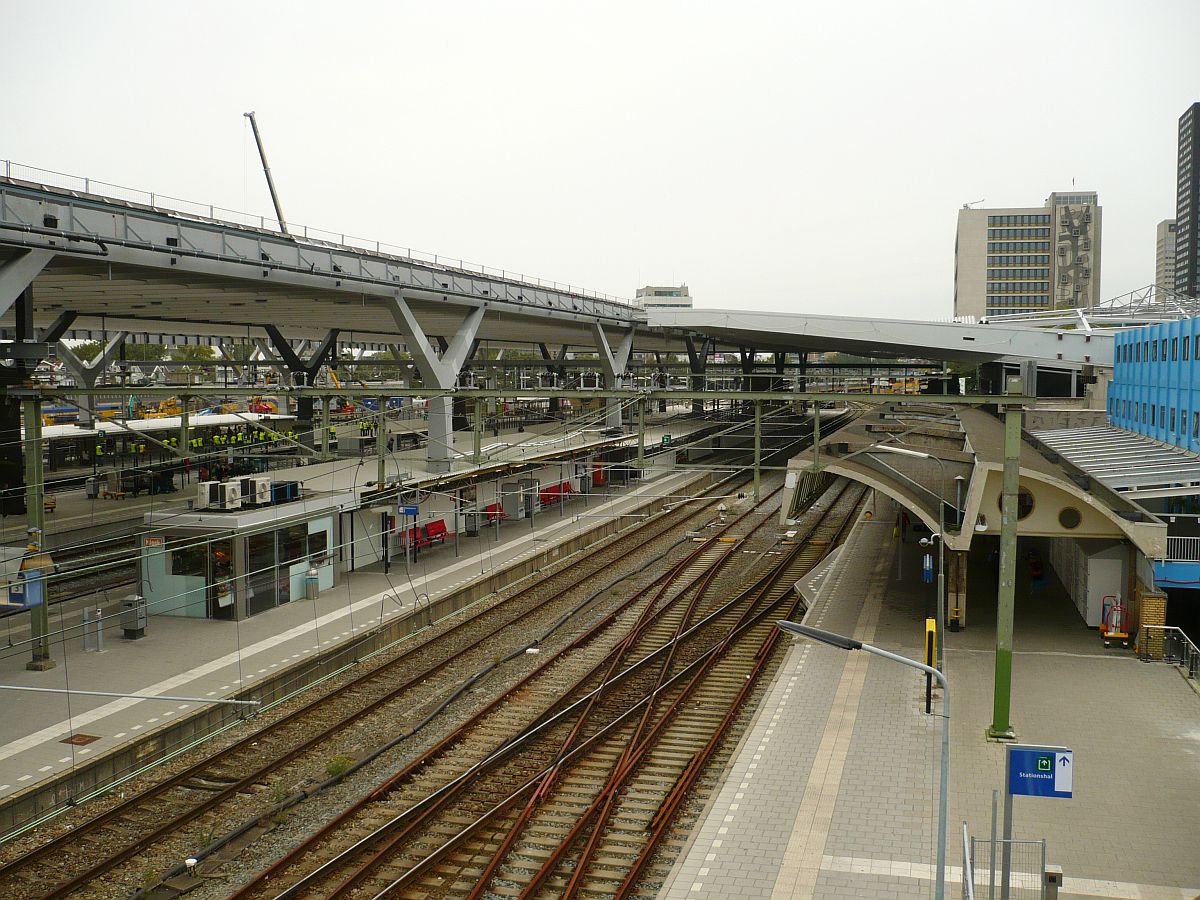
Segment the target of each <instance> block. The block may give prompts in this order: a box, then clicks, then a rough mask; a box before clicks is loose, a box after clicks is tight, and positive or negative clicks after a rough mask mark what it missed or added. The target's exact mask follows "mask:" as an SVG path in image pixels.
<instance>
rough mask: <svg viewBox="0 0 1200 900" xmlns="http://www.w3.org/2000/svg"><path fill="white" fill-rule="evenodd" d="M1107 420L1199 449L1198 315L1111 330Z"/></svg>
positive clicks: (1130, 429)
mask: <svg viewBox="0 0 1200 900" xmlns="http://www.w3.org/2000/svg"><path fill="white" fill-rule="evenodd" d="M1108 421H1109V422H1110V423H1111V424H1112V425H1114V426H1116V427H1117V428H1123V429H1125V430H1126V431H1132V432H1134V433H1136V434H1141V435H1145V436H1146V437H1148V438H1152V439H1153V440H1156V441H1162V442H1163V443H1166V444H1174V445H1175V446H1176V447H1180V448H1182V449H1184V450H1189V451H1191V452H1193V453H1200V317H1193V318H1191V319H1181V320H1179V321H1176V322H1165V323H1163V324H1161V325H1147V326H1145V327H1143V328H1133V329H1130V330H1129V331H1122V332H1120V333H1119V334H1117V335H1116V338H1115V347H1114V364H1113V380H1112V383H1111V384H1110V385H1109V388H1108Z"/></svg>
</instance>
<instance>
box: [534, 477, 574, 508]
mask: <svg viewBox="0 0 1200 900" xmlns="http://www.w3.org/2000/svg"><path fill="white" fill-rule="evenodd" d="M573 493H575V489H574V488H573V487H571V482H569V481H564V482H563V483H562V484H552V485H550V486H549V487H545V488H542V489H541V490H540V491H538V500H540V501H541V503H542V506H549V505H550V504H551V503H561V502H563V501H565V500H567V499H569V498H570V496H571V495H572V494H573Z"/></svg>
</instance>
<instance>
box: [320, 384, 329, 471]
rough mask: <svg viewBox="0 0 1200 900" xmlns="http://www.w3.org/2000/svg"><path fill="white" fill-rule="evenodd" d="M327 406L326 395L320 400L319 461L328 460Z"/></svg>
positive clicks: (327, 399) (327, 398)
mask: <svg viewBox="0 0 1200 900" xmlns="http://www.w3.org/2000/svg"><path fill="white" fill-rule="evenodd" d="M329 404H330V397H329V396H328V395H326V396H324V397H322V398H321V443H320V445H319V446H320V448H321V459H322V460H326V459H329Z"/></svg>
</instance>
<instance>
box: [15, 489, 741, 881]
mask: <svg viewBox="0 0 1200 900" xmlns="http://www.w3.org/2000/svg"><path fill="white" fill-rule="evenodd" d="M717 502H718V500H717V499H713V500H711V501H709V502H707V503H700V504H687V505H682V506H680V507H677V508H676V509H675V510H673V511H672V512H670V513H666V514H664V515H662V516H659V517H656V518H654V519H652V520H649V521H647V522H646V523H644V524H643V525H641V526H639V527H638V528H637V529H635V530H634V531H633V532H631V533H629V534H627V535H625V536H624V537H622V538H618V539H617V541H616V542H614V543H610V544H605V545H601V546H599V547H596V548H593V549H592V550H590V551H588V552H586V553H585V554H584V555H583V556H582V557H581V558H579V559H578V560H577V561H576V562H575V564H574V565H573V566H572V567H571V568H570V569H569V570H568V572H567V573H565V577H566V580H565V582H564V583H562V584H557V585H556V586H555V590H554V592H553V593H552V594H550V596H546V594H547V591H546V590H545V589H544V588H543V587H542V586H541V585H539V584H531V585H529V586H527V587H526V588H524V589H522V590H520V591H517V592H516V593H514V594H513V595H512V596H511V597H509V598H508V599H506V600H505V601H504V603H502V604H500V605H499V606H497V607H494V608H493V609H491V610H488V611H486V612H484V613H481V614H479V615H476V616H474V617H472V618H470V619H467V620H465V621H462V622H460V623H458V624H456V625H454V626H453V627H451V628H450V629H448V630H447V631H445V632H443V633H442V634H440V635H436V636H433V637H431V638H429V639H428V640H426V641H425V642H424V643H423V644H421V645H420V646H419V647H414V648H412V650H411V651H409V653H407V654H405V655H404V656H398V657H395V658H393V659H390V660H387V661H385V662H383V663H382V664H380V665H379V666H377V667H375V668H374V669H371V670H369V671H363V672H361V673H360V674H358V675H357V676H355V677H353V678H352V679H350V681H349V682H348V684H346V685H345V686H343V687H341V688H340V689H339V690H338V691H337V692H336V693H330V694H328V695H326V696H321V697H316V698H313V699H312V700H310V701H308V702H306V703H303V704H301V705H299V706H298V707H297V708H295V709H293V710H292V711H291V712H289V713H287V714H286V715H284V716H283V717H281V718H280V719H278V720H276V721H274V722H271V723H269V724H267V725H266V726H264V727H263V728H260V729H257V730H255V731H254V732H253V733H250V734H247V735H245V736H244V737H242V738H241V739H240V740H238V741H236V742H235V743H233V744H232V745H230V746H229V747H226V748H224V749H222V750H220V751H218V752H216V753H213V754H211V755H209V756H207V757H206V758H204V759H202V760H200V761H198V762H197V763H195V764H194V765H191V766H188V767H186V768H185V769H183V770H182V771H179V772H177V773H176V774H174V775H172V776H170V777H168V778H165V779H163V780H161V781H160V782H158V783H156V784H153V785H150V786H149V787H146V788H144V789H142V790H140V791H138V792H136V793H134V794H132V795H131V796H128V797H127V798H126V799H124V800H122V801H121V802H119V803H116V804H114V805H113V806H112V807H111V808H109V809H107V810H105V811H104V812H102V813H100V814H99V815H97V816H95V817H93V818H92V819H89V820H86V821H85V822H83V823H81V824H79V825H78V826H77V827H75V828H73V829H72V830H70V831H68V832H66V833H65V834H63V835H61V836H59V837H58V838H56V839H53V840H50V841H48V842H46V843H45V844H42V845H40V846H38V847H36V848H34V849H32V850H29V851H27V852H25V853H24V854H23V855H21V856H19V857H18V858H16V859H13V860H12V861H11V862H9V863H7V864H5V865H3V866H0V894H3V895H5V896H46V897H57V896H66V895H68V894H70V893H72V892H73V891H77V890H80V889H82V888H85V887H87V886H89V885H91V884H93V883H95V882H96V880H97V879H100V878H102V877H103V876H104V875H105V874H106V873H108V872H110V871H112V870H113V869H114V868H115V867H118V866H120V865H121V864H122V863H123V862H125V861H127V860H130V859H132V858H133V857H135V856H137V855H138V854H140V853H142V852H143V851H145V850H146V849H147V848H150V847H152V846H153V845H155V844H156V843H159V842H162V841H165V840H167V839H170V838H175V837H177V836H178V835H179V834H181V833H185V831H186V829H187V827H188V826H189V825H190V824H191V823H194V822H197V820H200V819H202V817H205V816H206V814H210V813H212V812H213V811H215V810H218V809H219V808H221V807H223V806H224V805H225V804H228V803H230V802H231V801H234V800H236V798H237V797H238V796H239V795H240V794H244V793H245V792H248V791H256V790H262V789H263V787H264V785H268V784H270V783H271V782H272V781H273V780H277V779H279V778H282V777H283V775H284V773H285V770H286V768H287V767H288V766H289V764H292V763H295V762H297V761H300V760H302V759H303V758H305V757H306V756H307V757H313V756H316V757H318V758H320V759H322V760H328V759H329V753H328V752H323V748H327V747H328V746H330V742H331V741H333V740H335V739H336V738H337V736H338V735H340V734H343V733H345V732H346V731H347V730H348V729H350V728H351V727H353V726H355V725H356V724H361V723H364V722H370V721H371V717H372V716H373V715H376V714H379V713H381V711H384V710H388V709H392V710H393V711H394V710H395V709H396V708H398V707H400V708H402V707H405V706H408V707H409V713H408V714H400V716H399V717H400V719H401V721H402V722H404V723H405V724H404V727H403V728H402V729H401V730H400V734H399V736H398V737H397V738H396V739H395V740H393V741H391V742H389V743H390V744H396V743H398V742H399V741H400V740H401V739H403V738H405V737H410V736H412V735H413V734H415V733H416V732H417V731H418V730H419V729H420V728H421V727H422V726H423V725H424V724H425V723H426V722H427V721H428V720H429V718H431V717H430V716H426V715H424V710H423V709H412V708H411V704H410V703H409V702H408V701H409V696H410V694H411V693H412V692H413V691H415V690H417V689H418V688H420V687H421V686H426V687H427V686H428V683H429V682H431V681H436V682H437V683H438V684H440V685H442V688H441V690H442V691H443V693H444V692H446V691H447V690H449V689H448V688H446V687H445V685H456V686H458V687H459V688H460V689H461V688H462V687H464V686H465V685H469V684H471V683H473V682H474V679H475V678H476V676H477V675H478V673H480V672H486V671H487V670H488V668H489V664H491V665H494V664H495V663H496V660H495V656H496V647H498V646H505V645H506V644H507V645H515V646H516V647H517V648H518V649H517V650H516V653H515V654H509V658H511V657H512V656H514V655H520V654H521V653H522V652H523V648H524V646H525V644H527V643H528V641H529V623H530V622H533V621H535V620H537V619H539V618H542V619H544V618H545V617H547V616H559V617H560V619H561V618H564V617H566V616H567V615H568V614H572V613H574V614H577V613H578V612H579V611H580V610H579V607H580V603H579V601H578V598H579V597H580V595H588V594H589V593H590V594H591V595H599V594H602V593H604V590H605V589H607V588H608V587H609V586H611V583H612V582H614V581H616V580H619V578H620V577H621V568H620V567H621V560H622V559H623V558H626V559H628V560H629V564H628V565H626V566H625V570H626V571H625V577H628V576H630V575H633V574H635V573H636V572H637V571H639V570H640V569H641V568H644V566H645V565H646V562H647V556H648V555H652V554H653V553H655V552H658V551H659V550H661V551H662V553H663V555H665V554H666V553H667V552H668V551H669V550H670V548H671V547H672V546H675V545H677V544H679V543H680V542H679V541H678V540H677V539H674V538H673V534H676V533H678V532H679V531H680V530H683V529H693V528H696V527H699V526H700V525H702V524H703V522H704V521H707V518H708V517H711V512H710V509H711V507H712V506H714V505H715V504H716V503H717ZM635 553H636V554H638V556H637V559H636V560H635V559H634V556H633V555H634V554H635ZM638 560H640V561H641V564H640V565H639V564H638ZM592 599H594V596H593V597H592ZM588 605H589V604H588V603H585V604H583V606H585V607H586V606H588ZM417 651H419V655H420V660H415V659H414V658H413V657H414V654H416V653H417ZM458 693H462V691H461V690H459V691H457V692H455V695H457V694H458ZM200 843H202V842H200Z"/></svg>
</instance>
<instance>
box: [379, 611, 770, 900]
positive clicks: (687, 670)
mask: <svg viewBox="0 0 1200 900" xmlns="http://www.w3.org/2000/svg"><path fill="white" fill-rule="evenodd" d="M780 599H782V598H780ZM780 599H777V600H775V601H774V602H773V603H771V604H769V605H767V606H764V608H762V609H761V610H760V611H759V612H758V613H756V614H754V616H753V617H752V618H751V620H750V621H744V622H743V624H742V630H741V631H740V632H739V633H738V635H736V636H737V637H740V636H741V635H742V634H744V633H745V632H746V631H748V630H750V629H752V628H755V627H757V626H759V625H764V624H769V623H767V619H768V617H769V616H771V615H772V613H773V611H775V607H776V606H777V605H778V603H779V602H780ZM740 602H741V600H740V599H735V600H732V601H729V603H727V604H726V605H725V606H724V607H722V610H721V611H718V612H716V613H713V614H712V615H711V616H709V617H707V618H706V620H705V622H708V621H710V620H712V619H713V618H714V617H716V616H717V615H719V614H720V612H723V611H728V610H730V609H731V608H732V607H733V606H735V605H737V604H739V603H740ZM703 624H704V623H701V624H698V625H696V626H694V627H693V628H692V629H691V630H690V632H689V633H694V632H695V631H696V630H697V629H699V628H700V627H702V625H703ZM665 649H666V648H665V647H662V648H659V650H656V651H654V652H653V653H651V654H650V655H649V656H647V657H645V659H644V660H643V661H642V662H640V663H638V664H637V665H639V666H640V665H642V664H644V663H648V662H650V661H652V660H653V659H654V658H655V657H656V656H658V655H659V654H660V653H661V652H663V651H664V650H665ZM718 650H719V646H718V645H714V646H712V647H710V648H708V649H707V650H705V651H704V652H703V653H702V654H701V655H700V656H698V657H697V658H696V659H694V660H693V661H692V662H690V663H688V664H687V665H686V666H685V667H684V668H683V669H681V670H680V671H679V672H678V673H677V674H675V675H674V676H672V677H671V679H670V680H669V681H668V682H667V685H666V686H667V687H672V686H674V685H675V684H676V683H678V682H681V681H683V680H684V679H685V678H688V677H689V676H691V675H692V674H693V673H694V671H695V670H696V669H697V668H699V667H701V666H703V665H704V663H705V660H706V659H707V658H708V657H709V656H710V655H713V654H715V653H717V652H718ZM619 677H621V678H623V677H625V673H622V674H621V676H619ZM652 697H653V692H651V694H647V695H644V696H643V697H642V698H641V699H639V700H637V701H636V702H634V703H632V704H630V705H629V706H628V707H627V708H626V709H625V710H624V711H623V712H621V713H620V714H619V715H618V716H617V718H616V719H614V721H612V722H611V723H609V724H608V725H606V726H604V727H603V728H602V729H601V730H600V731H598V732H597V733H595V734H593V735H591V736H590V737H588V738H587V739H585V740H584V741H583V742H581V743H580V744H579V745H577V746H576V747H575V748H574V749H572V750H571V751H570V754H569V760H568V761H570V760H571V759H574V758H575V757H578V756H580V755H582V754H583V753H584V752H585V751H587V750H588V749H590V748H591V747H592V746H593V745H595V744H596V743H597V742H599V741H601V740H603V739H605V738H607V737H608V736H609V734H610V732H612V731H613V730H614V729H615V728H617V727H618V726H620V725H621V724H622V723H623V722H625V720H626V719H627V718H629V717H631V716H632V715H633V714H634V713H636V712H637V711H638V710H639V709H640V708H641V707H642V705H643V704H645V703H647V702H649V701H650V700H651V699H652ZM548 769H549V767H546V768H544V769H543V770H542V772H541V773H539V774H538V775H537V776H535V777H534V778H532V779H530V780H528V781H527V782H525V783H524V784H523V785H521V786H520V787H519V788H517V789H516V790H515V791H513V792H512V793H511V794H509V796H508V797H506V798H505V799H504V800H502V801H501V802H500V803H498V804H496V805H494V806H493V807H492V808H491V809H490V810H488V811H487V812H486V813H484V814H483V815H482V816H480V817H479V818H478V819H476V820H475V821H474V822H472V823H470V824H468V825H467V826H466V827H465V828H464V829H463V830H462V831H461V832H460V833H459V834H457V835H455V836H454V837H453V838H451V839H450V840H448V841H446V842H445V843H443V844H442V845H441V846H439V847H438V848H436V849H435V850H434V851H433V852H432V853H430V854H429V855H428V856H426V857H425V858H424V859H422V860H420V861H419V862H418V863H417V864H416V865H414V866H412V867H411V868H410V869H409V870H407V871H405V872H404V873H402V874H401V875H400V876H399V877H397V878H395V879H394V880H393V881H391V882H390V883H388V885H387V886H386V887H385V888H384V889H383V890H382V891H379V892H378V893H376V894H375V895H374V900H381V898H383V897H385V896H388V895H390V894H391V893H392V892H393V891H395V890H396V889H397V888H399V887H401V886H402V885H403V884H404V883H406V882H408V881H411V880H412V879H413V878H414V877H416V876H417V875H419V874H421V873H422V872H423V871H424V870H425V869H427V868H428V867H429V866H430V865H432V864H433V863H435V862H436V861H437V860H439V859H440V858H441V857H442V856H444V855H445V854H446V853H447V852H448V851H449V850H450V849H452V847H453V845H454V844H455V843H456V842H458V841H461V840H462V839H464V838H466V837H469V836H470V835H472V834H473V833H474V832H476V831H478V830H479V829H480V828H481V827H483V826H484V825H486V824H488V822H489V821H491V820H492V819H494V817H495V816H496V815H498V814H500V813H502V812H503V811H504V810H505V809H506V808H508V807H511V805H512V804H513V803H514V802H515V801H517V800H519V799H520V798H521V797H522V796H524V794H525V793H526V792H527V791H529V790H531V789H533V788H534V787H535V786H536V785H537V784H538V782H539V781H540V779H541V778H542V777H544V775H545V773H546V771H548Z"/></svg>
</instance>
